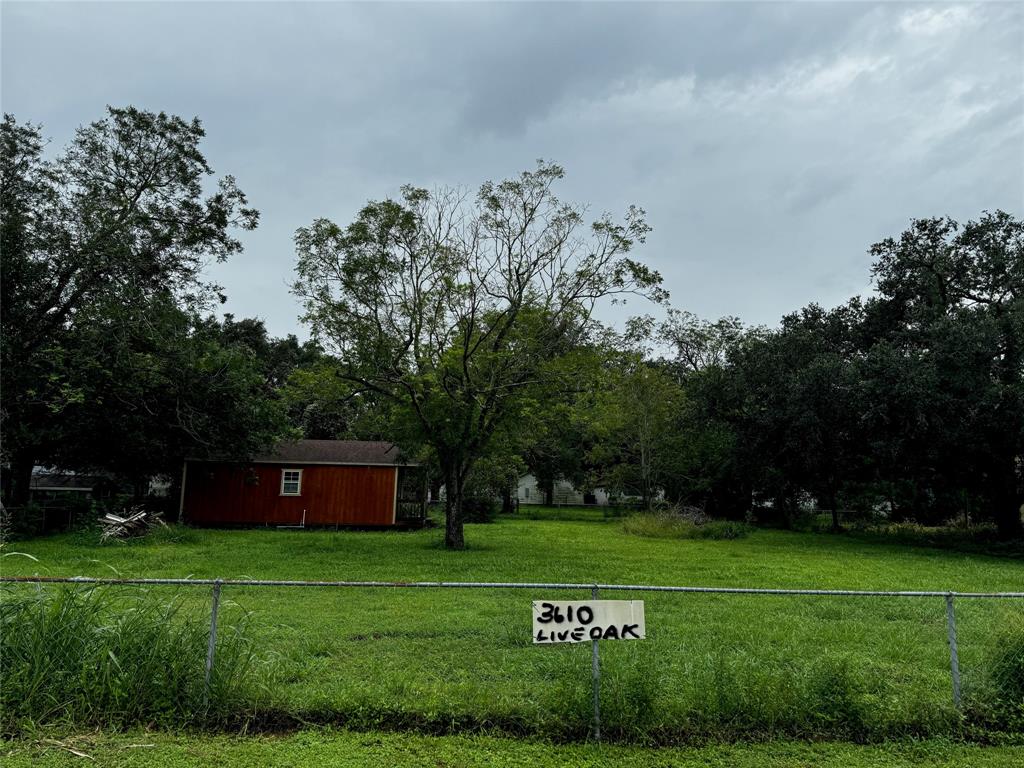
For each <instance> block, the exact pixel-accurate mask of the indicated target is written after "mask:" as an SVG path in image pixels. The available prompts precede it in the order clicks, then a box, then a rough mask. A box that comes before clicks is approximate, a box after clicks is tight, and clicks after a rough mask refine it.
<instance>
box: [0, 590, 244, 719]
mask: <svg viewBox="0 0 1024 768" xmlns="http://www.w3.org/2000/svg"><path fill="white" fill-rule="evenodd" d="M0 597H2V600H0V671H2V680H3V682H2V685H0V725H2V728H3V731H4V732H6V733H14V732H18V731H20V730H23V729H25V728H26V727H28V726H30V725H43V724H47V723H53V722H65V723H74V724H77V725H93V724H95V725H104V726H108V727H109V726H113V727H123V726H129V725H135V724H151V723H152V724H158V725H182V724H190V723H200V722H214V721H216V720H218V719H225V718H229V717H232V716H234V715H235V714H237V712H239V711H240V710H244V708H245V704H246V701H247V699H248V698H249V695H248V689H249V687H250V678H251V675H250V669H251V667H252V661H253V653H252V649H251V644H250V643H249V641H248V640H247V638H246V633H245V631H244V628H242V627H238V626H236V627H230V626H229V627H221V628H220V633H219V637H218V644H217V653H216V664H215V665H214V670H213V675H212V677H211V680H210V687H209V691H207V689H206V684H205V662H206V651H207V643H208V638H209V635H208V632H209V625H208V623H207V621H206V620H204V618H203V617H201V616H200V615H199V614H198V613H193V614H192V615H190V614H189V612H188V611H187V610H186V604H185V602H184V601H183V599H181V598H173V599H170V600H168V599H166V598H164V597H163V596H162V595H159V594H155V593H152V592H149V591H134V592H133V593H132V594H131V595H127V594H125V593H124V592H123V591H118V590H116V589H115V588H109V587H73V588H52V589H43V590H39V591H38V592H31V593H26V592H25V591H21V592H15V591H12V590H6V591H5V592H3V593H2V595H0Z"/></svg>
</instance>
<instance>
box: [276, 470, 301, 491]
mask: <svg viewBox="0 0 1024 768" xmlns="http://www.w3.org/2000/svg"><path fill="white" fill-rule="evenodd" d="M289 472H297V473H298V475H299V479H298V487H297V488H296V489H295V493H290V492H289V491H286V490H285V489H284V484H285V478H286V477H287V476H288V473H289ZM281 495H282V496H301V495H302V470H301V469H282V470H281Z"/></svg>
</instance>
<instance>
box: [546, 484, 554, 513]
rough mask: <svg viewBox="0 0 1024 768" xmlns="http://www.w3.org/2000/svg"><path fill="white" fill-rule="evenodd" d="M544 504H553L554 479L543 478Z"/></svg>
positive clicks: (547, 505) (551, 505)
mask: <svg viewBox="0 0 1024 768" xmlns="http://www.w3.org/2000/svg"><path fill="white" fill-rule="evenodd" d="M544 506H546V507H553V506H555V481H554V480H545V481H544Z"/></svg>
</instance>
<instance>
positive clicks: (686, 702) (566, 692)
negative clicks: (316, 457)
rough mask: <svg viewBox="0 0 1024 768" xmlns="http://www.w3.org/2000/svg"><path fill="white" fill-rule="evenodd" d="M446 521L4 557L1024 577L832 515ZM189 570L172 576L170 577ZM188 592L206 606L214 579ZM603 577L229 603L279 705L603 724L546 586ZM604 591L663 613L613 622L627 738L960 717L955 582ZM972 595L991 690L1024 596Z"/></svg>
mask: <svg viewBox="0 0 1024 768" xmlns="http://www.w3.org/2000/svg"><path fill="white" fill-rule="evenodd" d="M440 538H441V534H440V533H439V532H438V531H436V530H427V531H418V532H389V533H382V532H340V533H335V532H326V531H322V532H316V531H277V530H249V531H241V530H237V531H227V530H206V531H196V532H193V533H191V534H189V535H188V536H187V537H186V539H185V541H182V542H180V543H170V542H167V541H159V542H132V543H130V544H118V545H108V546H98V545H96V544H95V543H94V542H93V541H92V539H90V538H89V537H87V536H84V535H66V536H57V537H52V538H44V539H37V540H33V541H29V542H19V543H18V544H16V545H14V546H11V547H9V548H8V549H13V550H15V551H18V552H23V553H25V554H29V555H32V556H33V557H35V558H37V559H36V560H31V559H29V558H26V557H20V556H18V555H13V554H10V556H7V557H5V558H4V559H3V560H2V566H3V571H4V574H5V575H14V574H33V573H38V574H45V575H89V576H111V575H116V574H119V575H121V576H126V577H127V576H171V577H184V576H194V577H223V578H246V577H252V578H275V579H328V580H402V581H420V580H447V581H455V580H459V581H513V580H524V581H547V582H555V581H566V582H608V583H614V582H618V583H632V584H676V585H721V586H745V587H807V588H836V589H839V588H842V589H846V588H849V589H880V590H893V589H906V590H918V589H920V590H956V591H992V590H1021V589H1022V587H1024V562H1021V561H1018V560H1010V559H997V558H991V557H984V556H980V555H968V554H962V553H956V552H951V551H945V550H932V549H923V548H914V549H908V548H900V547H895V546H887V545H884V544H878V543H869V542H863V541H856V540H853V539H851V538H848V537H843V536H829V535H820V534H818V535H815V534H799V533H787V532H780V531H755V532H753V533H752V534H751V535H750V536H749V537H747V538H744V539H737V540H731V541H709V540H662V539H648V538H637V537H632V536H628V535H626V534H625V533H624V532H623V531H622V523H621V521H616V520H611V521H593V522H582V521H565V520H559V519H550V520H524V519H502V520H500V521H499V522H497V523H495V524H492V525H474V526H469V527H468V530H467V540H468V542H469V545H470V549H469V550H468V551H465V552H447V551H445V550H443V549H442V548H440V544H439V542H440ZM15 588H16V589H36V587H34V586H32V587H25V586H18V587H15ZM44 588H45V589H50V588H52V587H44ZM134 589H137V588H134ZM173 591H174V590H161V589H159V588H155V587H154V588H151V592H152V593H153V594H154V595H169V594H170V593H171V592H173ZM188 594H190V595H191V597H190V598H189V599H190V600H191V601H192V607H193V609H194V610H195V611H196V614H197V615H199V616H204V615H205V613H206V612H207V611H208V600H209V594H208V591H207V590H202V591H199V590H193V591H190V592H189V593H188ZM587 596H588V595H587V594H584V593H580V592H577V593H575V594H573V593H569V592H553V591H550V592H549V591H546V590H541V591H534V590H530V591H520V590H497V589H494V590H491V589H488V590H460V591H455V590H440V589H418V590H395V589H387V588H374V589H365V588H363V589H328V588H316V589H296V588H272V589H254V588H240V587H229V588H225V590H224V600H225V601H226V604H225V607H224V614H223V618H222V622H224V623H225V625H230V624H232V623H235V622H238V621H241V620H242V617H243V615H248V617H249V626H250V629H251V631H252V632H253V633H254V634H255V638H256V643H257V648H258V653H259V659H260V673H259V678H260V680H261V685H260V687H259V690H257V691H254V694H253V697H254V698H253V704H252V710H253V711H259V712H260V713H263V714H264V715H265V714H266V713H278V714H280V713H285V714H287V716H288V718H290V719H291V720H292V721H296V720H299V721H305V722H318V723H333V724H337V725H349V726H353V727H359V728H374V727H387V728H402V727H409V728H415V729H418V730H423V731H427V732H431V733H451V732H460V731H462V732H464V731H467V730H477V731H491V732H496V733H500V732H506V733H524V734H533V735H538V736H543V737H550V738H555V739H582V738H585V737H586V734H587V729H588V726H589V722H588V721H589V716H590V715H589V713H590V707H589V696H590V648H589V646H558V647H535V646H533V645H532V644H531V642H530V601H531V600H533V599H543V598H550V597H555V598H565V599H572V598H575V599H580V598H583V597H587ZM603 597H616V598H622V599H625V598H634V599H643V600H645V601H646V612H647V626H648V639H647V640H645V641H642V642H629V643H614V642H608V643H604V644H602V651H601V652H602V674H603V687H602V707H603V717H604V723H605V732H606V733H607V734H608V735H609V737H611V738H615V739H626V740H633V741H638V742H646V743H661V744H671V743H684V742H688V741H692V740H694V739H701V738H706V737H713V738H719V737H721V738H744V737H748V736H751V735H755V736H757V735H771V736H778V735H785V736H789V737H798V738H799V737H802V736H804V735H812V734H813V735H826V736H833V737H839V738H870V739H880V738H887V737H900V736H905V735H908V734H920V735H934V734H943V733H953V732H957V729H958V722H959V720H958V716H957V714H956V712H955V710H954V709H953V707H952V704H951V693H950V678H949V668H948V647H947V644H946V627H945V614H944V605H943V601H942V599H940V598H931V599H903V600H896V599H881V598H828V597H760V596H736V595H699V594H685V595H679V594H675V595H673V594H652V593H647V594H644V593H615V594H606V595H603ZM957 611H958V621H959V629H960V652H961V663H962V666H963V675H964V686H965V692H966V694H967V696H968V698H969V699H970V700H971V701H976V700H980V699H983V697H984V695H985V694H984V691H983V685H984V683H985V666H986V659H987V657H988V656H989V655H990V654H992V653H994V652H995V651H997V650H998V643H999V640H998V636H999V635H998V630H999V629H1000V628H1001V627H1002V626H1004V625H1005V624H1006V623H1007V622H1008V621H1014V620H1016V621H1019V620H1020V617H1021V616H1022V614H1024V603H1022V602H1021V601H1012V602H1010V601H1005V602H1003V603H1001V604H999V603H996V602H995V601H974V602H968V601H966V600H961V601H958V603H957ZM971 697H974V698H973V699H972V698H971ZM346 738H347V737H346ZM353 738H354V737H353ZM282 749H284V747H282ZM795 759H796V758H795ZM453 764H458V763H453ZM467 764H473V763H471V762H470V763H467ZM750 764H751V765H759V764H761V763H756V762H751V763H750ZM765 764H775V763H770V762H769V763H765ZM779 764H790V763H785V762H783V763H779ZM792 764H800V763H799V762H796V763H792ZM865 764H870V763H865Z"/></svg>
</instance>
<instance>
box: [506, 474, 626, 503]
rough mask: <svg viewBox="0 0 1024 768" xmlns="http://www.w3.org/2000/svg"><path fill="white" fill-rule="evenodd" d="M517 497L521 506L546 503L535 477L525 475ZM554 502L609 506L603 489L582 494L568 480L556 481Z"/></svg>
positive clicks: (520, 480)
mask: <svg viewBox="0 0 1024 768" xmlns="http://www.w3.org/2000/svg"><path fill="white" fill-rule="evenodd" d="M516 495H517V497H518V499H519V503H520V504H543V503H544V490H543V489H542V488H541V487H540V486H539V485H538V484H537V478H536V477H534V476H533V475H523V476H522V477H520V478H519V487H518V491H517V494H516ZM552 502H553V503H554V504H580V505H582V504H596V505H597V506H600V507H605V506H608V494H607V492H605V490H604V489H603V488H595V489H594V490H593V492H592V493H582V492H581V491H577V490H576V489H575V488H574V487H573V485H572V483H570V482H568V481H567V480H556V481H555V488H554V493H553V495H552Z"/></svg>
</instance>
